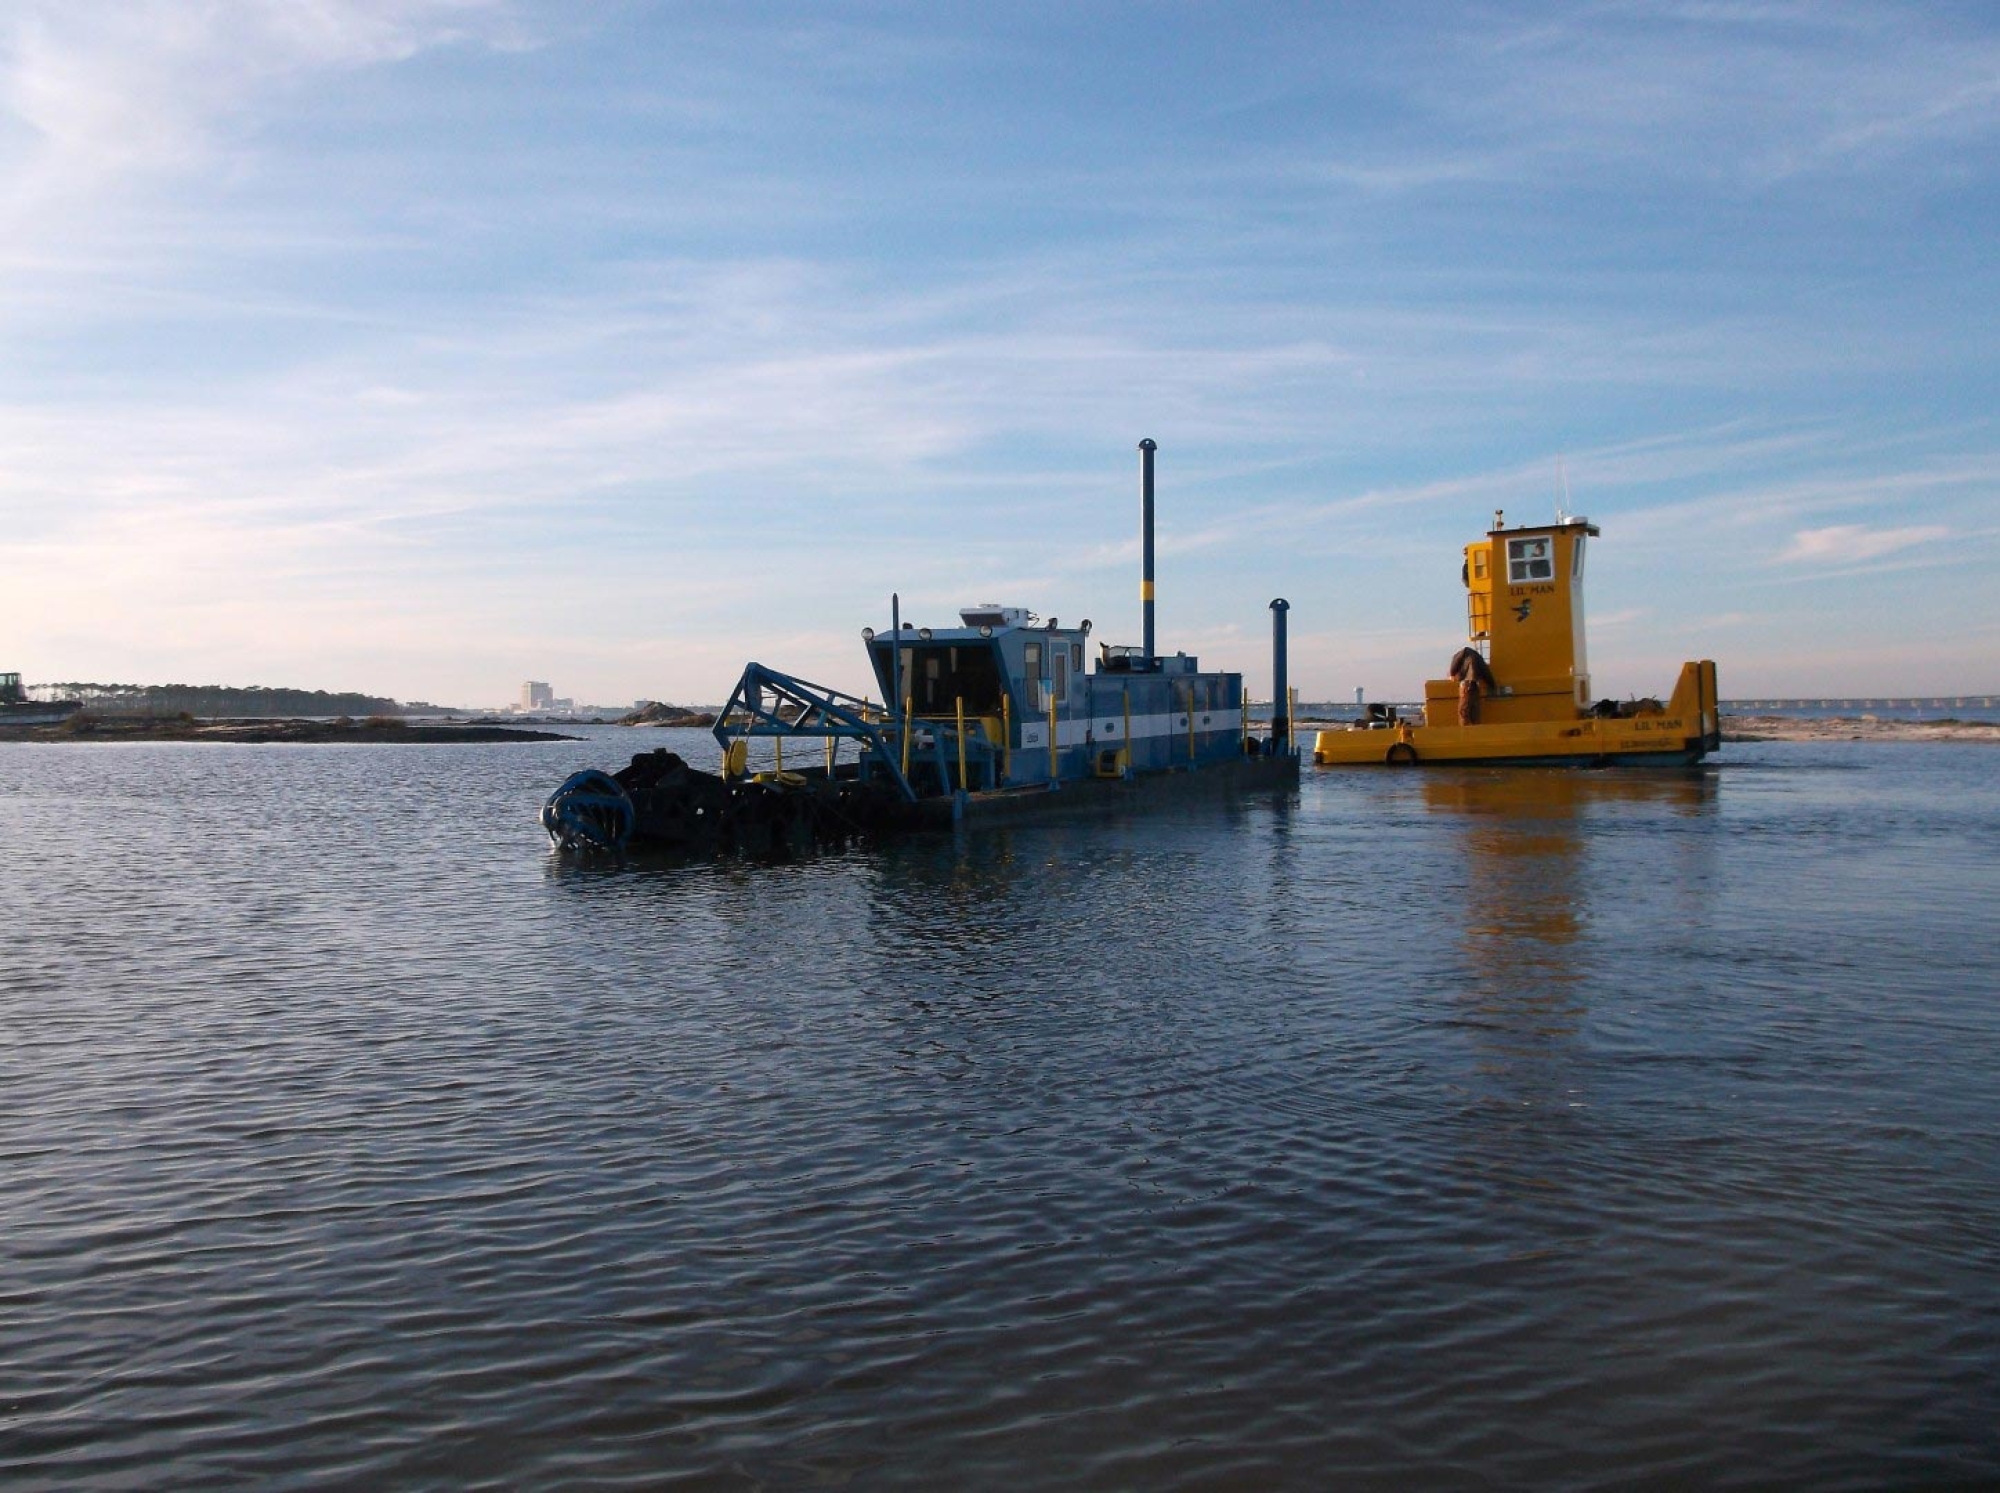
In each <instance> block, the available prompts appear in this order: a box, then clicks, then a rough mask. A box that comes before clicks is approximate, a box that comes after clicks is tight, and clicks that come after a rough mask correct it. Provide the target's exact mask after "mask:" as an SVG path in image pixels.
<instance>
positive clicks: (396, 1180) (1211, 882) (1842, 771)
mask: <svg viewBox="0 0 2000 1493" xmlns="http://www.w3.org/2000/svg"><path fill="white" fill-rule="evenodd" d="M594 734H595V735H596V737H597V740H594V741H589V742H575V743H554V744H548V745H501V746H465V747H423V746H406V747H377V748H365V747H359V748H350V747H302V746H274V747H255V746H236V747H212V746H188V745H153V746H145V745H137V746H121V745H82V746H70V745H60V746H56V745H29V744H12V745H0V851H4V861H0V864H4V867H5V869H4V870H0V914H4V916H5V919H6V924H7V927H8V929H9V931H10V933H11V935H12V939H13V942H12V943H11V946H10V947H9V950H8V952H7V954H6V956H5V962H4V964H3V965H0V1080H4V1081H0V1483H5V1484H7V1485H8V1486H10V1487H22V1488H34V1487H50V1488H55V1487H64V1488H68V1487H94V1488H148V1489H151V1488H160V1487H186V1488H204V1489H207V1488H221V1487H243V1486H255V1487H269V1486H288V1487H313V1486H327V1487H336V1486H337V1487H361V1486H369V1487H383V1486H395V1487H405V1486H439V1487H445V1486H449V1487H460V1486H495V1487H500V1486H506V1487H514V1486H538V1487H539V1486H561V1487H579V1488H587V1487H597V1486H613V1485H620V1484H624V1485H632V1486H644V1487H660V1486H675V1485H685V1486H692V1487H719V1488H735V1487H740V1488H752V1487H772V1488H792V1487H821V1486H836V1487H838V1486H849V1487H855V1488H871V1489H872V1488H882V1487H934V1486H963V1487H976V1488H1009V1489H1013V1488H1024V1487H1026V1488H1033V1487H1048V1488H1072V1487H1086V1488H1146V1489H1154V1488H1167V1489H1178V1488H1237V1487H1265V1488H1285V1487H1293V1488H1307V1487H1324V1486H1334V1485H1339V1486H1346V1487H1375V1486H1379V1487H1408V1486H1426V1485H1428V1486H1451V1487H1496V1488H1502V1487H1536V1488H1542V1487H1594V1486H1603V1487H1610V1486H1619V1487H1623V1486H1631V1485H1649V1486H1667V1485H1675V1484H1698V1485H1704V1486H1732V1485H1741V1486H1758V1487H1763V1486H1811V1487H1815V1488H1827V1487H1882V1486H1899V1487H1913V1486H1926V1485H1947V1484H1954V1483H1956V1484H1967V1483H1979V1482H1983V1481H1989V1480H1993V1479H1996V1478H2000V1431H1996V1429H1995V1428H1996V1425H2000V1283H1997V1282H2000V1114H1996V1109H2000V1103H1996V1099H1995V1095H1996V1093H2000V1014H1996V1001H1995V993H1996V990H2000V939H1996V937H1995V930H1996V909H2000V897H1996V892H2000V874H1996V863H1995V847H1996V845H2000V788H1996V775H1995V768H1996V767H2000V755H1996V754H1995V752H1994V750H1993V749H1991V748H1988V747H1983V746H1976V745H1975V746H1962V747H1961V746H1951V745H1938V744H1920V745H1910V746H1894V745H1858V744H1845V743H1843V744H1838V745H1834V746H1812V745H1786V744H1766V745H1755V746H1732V747H1730V748H1728V749H1727V750H1726V751H1725V753H1724V765H1723V766H1721V767H1720V768H1717V769H1715V770H1712V771H1708V772H1704V773H1701V774H1691V775H1674V776H1663V777H1644V776H1614V775H1609V774H1593V773H1573V774H1542V773H1517V774H1504V773H1493V772H1480V771H1464V772H1457V773H1451V772H1443V771H1439V772H1433V773H1409V774H1405V773H1394V772H1388V771H1355V772H1352V773H1345V774H1342V773H1326V774H1316V773H1314V772H1312V771H1311V770H1310V769H1309V770H1308V772H1307V774H1306V778H1305V781H1304V782H1303V783H1302V784H1301V786H1300V788H1299V790H1298V792H1297V794H1296V795H1293V796H1288V797H1285V798H1281V799H1278V800H1275V801H1274V800H1272V799H1270V798H1268V797H1264V798H1256V797H1253V798H1249V799H1243V800H1237V801H1233V802H1229V801H1225V802H1219V803H1214V804H1206V803H1204V804H1196V805H1194V806H1191V807H1190V806H1176V807H1175V808H1174V810H1173V811H1172V812H1171V813H1162V814H1158V815H1154V816H1150V817H1144V818H1135V819H1130V820H1124V821H1117V822H1111V823H1093V824H1090V825H1088V826H1073V827H1070V826H1058V827H1049V828H1035V829H1019V830H1015V831H1012V832H1009V833H994V834H991V835H987V836H982V837H979V838H976V839H971V840H966V841H960V842H953V841H952V840H949V839H940V840H931V841H919V842H911V843H906V844H903V845H900V846H897V847H894V848H891V849H888V850H883V851H878V852H872V853H862V852H857V853H851V854H841V855H830V856H826V857H823V858H820V859H816V860H811V861H807V862H804V863H801V864H796V865H787V866H775V867H743V866H722V867H683V868H672V867H650V868H635V867H628V868H624V869H580V868H577V867H574V866H570V865H567V864H564V863H562V862H560V861H557V860H555V859H552V858H551V857H550V855H549V854H548V852H547V850H546V848H545V845H544V843H543V841H542V837H541V833H540V831H539V830H538V829H537V828H536V827H535V824H534V814H535V810H536V808H537V807H538V805H539V803H540V801H541V799H542V797H543V796H544V795H545V794H546V793H547V791H548V790H549V789H550V788H551V787H552V786H553V785H554V784H555V783H556V782H557V781H558V780H559V779H560V778H561V777H562V776H563V775H564V774H566V773H567V772H569V771H570V770H572V769H573V768H575V767H579V766H584V765H616V764H617V763H618V762H619V761H622V760H623V755H624V754H625V753H627V752H629V751H632V750H636V749H637V747H638V746H639V745H646V746H651V745H654V744H657V743H658V742H660V741H663V740H671V741H672V742H673V744H675V745H676V746H678V747H680V749H682V750H685V751H687V752H688V753H689V755H690V756H694V755H696V754H697V752H698V751H699V750H700V749H701V748H700V744H701V743H702V742H704V741H705V738H702V737H700V736H696V735H685V736H684V735H681V734H680V733H672V734H669V733H652V734H650V735H649V736H648V738H647V739H646V740H645V741H643V742H638V741H636V740H635V736H634V734H633V733H630V732H625V733H619V732H612V731H599V732H596V733H594ZM710 755H711V756H712V749H711V751H710Z"/></svg>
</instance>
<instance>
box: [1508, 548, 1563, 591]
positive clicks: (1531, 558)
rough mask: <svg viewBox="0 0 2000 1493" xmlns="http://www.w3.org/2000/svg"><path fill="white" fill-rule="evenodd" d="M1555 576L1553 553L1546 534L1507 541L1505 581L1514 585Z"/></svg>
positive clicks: (1546, 579)
mask: <svg viewBox="0 0 2000 1493" xmlns="http://www.w3.org/2000/svg"><path fill="white" fill-rule="evenodd" d="M1555 578H1556V561H1555V554H1554V552H1553V551H1552V550H1551V549H1550V547H1549V540H1548V538H1547V537H1546V536H1543V537H1539V538H1531V539H1510V540H1508V541H1507V581H1508V584H1510V585H1514V586H1520V585H1525V584H1526V583H1527V582H1529V581H1552V580H1554V579H1555Z"/></svg>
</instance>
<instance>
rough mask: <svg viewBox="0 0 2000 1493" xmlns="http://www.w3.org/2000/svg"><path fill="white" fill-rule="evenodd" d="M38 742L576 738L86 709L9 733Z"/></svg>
mask: <svg viewBox="0 0 2000 1493" xmlns="http://www.w3.org/2000/svg"><path fill="white" fill-rule="evenodd" d="M8 734H9V735H10V736H11V737H13V738H15V739H23V738H25V739H28V740H33V741H223V742H252V743H254V742H273V741H289V742H309V743H310V742H335V743H338V742H345V743H358V744H361V745H371V744H372V745H399V744H408V743H412V742H462V741H575V740H576V739H577V738H576V737H574V736H565V735H563V734H562V733H560V732H556V731H523V730H521V729H519V728H518V727H514V726H478V725H462V726H443V725H421V726H414V725H411V724H410V723H409V722H408V721H406V720H404V719H403V718H402V717H401V716H399V715H371V716H368V717H366V718H364V719H362V720H359V721H357V720H355V719H354V718H353V717H352V716H346V715H340V716H335V717H334V718H333V719H331V720H298V719H296V718H294V719H272V718H269V717H258V718H253V719H250V720H243V719H237V718H228V717H225V718H222V719H214V720H210V719H203V718H201V717H198V716H196V715H194V714H192V713H190V712H185V711H183V712H180V713H178V714H175V715H112V714H106V713H102V712H99V711H96V710H82V711H78V712H77V713H76V714H75V715H73V716H71V717H70V718H69V719H68V720H66V721H62V722H60V723H58V724H56V725H51V726H30V727H28V728H26V729H24V730H22V731H19V732H9V733H8Z"/></svg>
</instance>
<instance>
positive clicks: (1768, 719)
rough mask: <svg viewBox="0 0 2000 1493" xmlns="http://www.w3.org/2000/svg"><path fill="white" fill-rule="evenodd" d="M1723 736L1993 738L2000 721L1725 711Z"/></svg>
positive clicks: (1999, 737) (1751, 738) (1786, 738)
mask: <svg viewBox="0 0 2000 1493" xmlns="http://www.w3.org/2000/svg"><path fill="white" fill-rule="evenodd" d="M1722 739H1723V740H1724V741H1725V742H1730V741H1993V742H2000V722H1994V721H1959V720H1952V719H1949V718H1944V719H1939V720H1934V721H1898V720H1882V719H1880V718H1879V717H1877V716H1872V715H1833V716H1817V717H1813V718H1810V719H1798V718H1796V717H1793V716H1787V715H1724V716H1723V717H1722Z"/></svg>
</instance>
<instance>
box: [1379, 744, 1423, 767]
mask: <svg viewBox="0 0 2000 1493" xmlns="http://www.w3.org/2000/svg"><path fill="white" fill-rule="evenodd" d="M1382 760H1383V761H1384V762H1386V763H1388V764H1389V765H1390V766H1391V767H1414V766H1416V765H1417V749H1416V748H1415V747H1413V746H1411V745H1410V744H1409V743H1408V742H1407V741H1399V742H1397V743H1396V744H1395V745H1394V746H1392V747H1390V748H1389V754H1388V755H1387V756H1386V757H1384V758H1383V759H1382Z"/></svg>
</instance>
